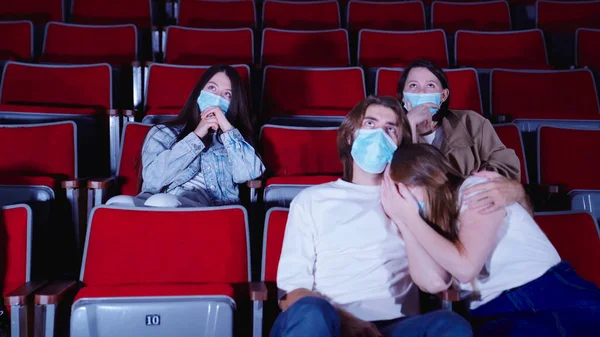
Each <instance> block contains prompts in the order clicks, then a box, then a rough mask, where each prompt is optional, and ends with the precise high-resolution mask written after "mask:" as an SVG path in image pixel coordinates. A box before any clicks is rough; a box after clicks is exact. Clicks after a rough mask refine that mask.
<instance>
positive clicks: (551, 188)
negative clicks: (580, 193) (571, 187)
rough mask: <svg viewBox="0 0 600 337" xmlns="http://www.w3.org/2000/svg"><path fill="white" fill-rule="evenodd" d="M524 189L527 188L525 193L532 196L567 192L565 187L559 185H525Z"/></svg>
mask: <svg viewBox="0 0 600 337" xmlns="http://www.w3.org/2000/svg"><path fill="white" fill-rule="evenodd" d="M523 188H525V191H527V192H528V193H531V194H534V193H535V194H540V193H546V194H558V193H565V192H566V189H565V187H564V186H563V185H558V184H527V185H523Z"/></svg>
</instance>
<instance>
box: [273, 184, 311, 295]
mask: <svg viewBox="0 0 600 337" xmlns="http://www.w3.org/2000/svg"><path fill="white" fill-rule="evenodd" d="M299 197H300V195H299V196H297V197H296V198H295V199H294V200H293V201H292V203H291V205H290V212H289V215H288V220H287V224H286V227H285V235H284V237H283V247H282V249H281V256H280V258H279V267H278V269H277V288H278V298H279V299H281V298H282V297H283V296H285V295H286V294H287V293H289V292H291V291H293V290H296V289H299V288H304V289H308V290H312V289H313V285H314V266H315V242H314V228H315V224H314V222H313V220H312V219H313V218H312V214H311V207H310V198H302V197H300V198H299Z"/></svg>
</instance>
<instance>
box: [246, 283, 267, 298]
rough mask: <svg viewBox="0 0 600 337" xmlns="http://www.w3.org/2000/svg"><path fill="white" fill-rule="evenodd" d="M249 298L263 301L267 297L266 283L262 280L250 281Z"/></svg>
mask: <svg viewBox="0 0 600 337" xmlns="http://www.w3.org/2000/svg"><path fill="white" fill-rule="evenodd" d="M249 286H250V300H251V301H259V302H265V301H266V300H267V298H268V291H267V285H266V284H265V283H264V282H250V284H249Z"/></svg>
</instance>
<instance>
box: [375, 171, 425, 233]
mask: <svg viewBox="0 0 600 337" xmlns="http://www.w3.org/2000/svg"><path fill="white" fill-rule="evenodd" d="M388 171H389V168H388V169H387V170H386V173H385V174H384V176H383V181H382V184H381V205H382V206H383V210H384V211H385V213H386V214H387V216H388V217H389V218H390V219H392V221H394V222H403V223H407V221H408V219H409V218H410V217H412V216H414V215H417V216H419V205H418V204H417V202H416V200H415V199H414V197H413V196H412V195H411V193H410V191H409V190H408V188H407V187H406V186H405V185H404V184H402V183H397V184H396V183H394V182H393V181H392V179H391V178H390V176H389V172H388Z"/></svg>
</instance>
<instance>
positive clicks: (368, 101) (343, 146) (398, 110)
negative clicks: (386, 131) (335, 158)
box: [337, 96, 412, 181]
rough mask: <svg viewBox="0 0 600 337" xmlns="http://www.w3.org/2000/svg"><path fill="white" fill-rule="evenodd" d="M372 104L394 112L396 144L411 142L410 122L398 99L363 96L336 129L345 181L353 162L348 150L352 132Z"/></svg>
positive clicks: (350, 146) (350, 176)
mask: <svg viewBox="0 0 600 337" xmlns="http://www.w3.org/2000/svg"><path fill="white" fill-rule="evenodd" d="M373 104H375V105H381V106H384V107H386V108H389V109H391V110H392V111H394V113H395V114H396V118H397V119H398V128H399V132H400V133H399V135H398V143H399V144H398V145H400V144H410V143H412V135H411V132H410V124H409V122H408V118H407V117H406V113H405V111H404V108H402V105H400V102H398V100H396V99H395V98H394V97H392V96H369V97H367V98H365V99H364V100H362V101H361V102H360V103H358V104H357V105H356V106H355V107H354V108H352V110H350V113H348V115H347V116H346V118H344V121H343V122H342V125H340V128H339V130H338V135H337V144H338V155H339V157H340V160H341V161H342V164H343V165H344V177H343V179H344V180H346V181H350V180H352V164H353V163H354V160H353V159H352V155H351V154H350V151H351V150H352V143H353V142H354V134H355V132H356V130H358V129H360V127H361V124H362V121H363V119H364V118H365V114H366V112H367V108H368V107H369V106H371V105H373Z"/></svg>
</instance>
